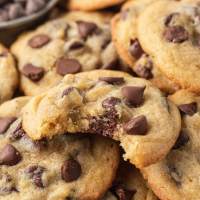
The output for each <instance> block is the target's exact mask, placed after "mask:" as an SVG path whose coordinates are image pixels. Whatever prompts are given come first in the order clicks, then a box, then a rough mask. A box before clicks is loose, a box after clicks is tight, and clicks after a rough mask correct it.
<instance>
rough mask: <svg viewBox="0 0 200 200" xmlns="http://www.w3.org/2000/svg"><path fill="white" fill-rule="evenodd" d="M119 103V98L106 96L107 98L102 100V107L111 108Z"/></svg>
mask: <svg viewBox="0 0 200 200" xmlns="http://www.w3.org/2000/svg"><path fill="white" fill-rule="evenodd" d="M119 103H121V99H119V98H117V97H108V98H107V99H105V100H103V102H102V106H103V107H104V108H113V107H114V106H115V105H117V104H119Z"/></svg>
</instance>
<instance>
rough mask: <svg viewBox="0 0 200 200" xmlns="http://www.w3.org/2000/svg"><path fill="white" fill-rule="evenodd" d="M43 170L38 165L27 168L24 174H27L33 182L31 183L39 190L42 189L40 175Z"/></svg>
mask: <svg viewBox="0 0 200 200" xmlns="http://www.w3.org/2000/svg"><path fill="white" fill-rule="evenodd" d="M44 170H45V168H44V167H41V166H39V165H33V166H30V167H28V169H27V170H26V173H28V174H29V176H30V178H31V179H32V180H33V183H34V184H35V185H36V186H37V187H40V188H44V183H43V181H42V174H43V172H44Z"/></svg>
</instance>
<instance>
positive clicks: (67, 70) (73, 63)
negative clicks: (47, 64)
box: [56, 57, 81, 76]
mask: <svg viewBox="0 0 200 200" xmlns="http://www.w3.org/2000/svg"><path fill="white" fill-rule="evenodd" d="M56 71H57V73H58V74H60V75H61V76H64V75H66V74H75V73H78V72H80V71H81V64H80V63H79V61H78V60H76V59H70V58H65V57H61V58H60V59H58V60H57V62H56Z"/></svg>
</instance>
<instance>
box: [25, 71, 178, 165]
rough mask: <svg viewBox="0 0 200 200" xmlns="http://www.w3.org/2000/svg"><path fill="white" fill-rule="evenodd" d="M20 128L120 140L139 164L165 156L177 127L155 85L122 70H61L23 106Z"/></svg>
mask: <svg viewBox="0 0 200 200" xmlns="http://www.w3.org/2000/svg"><path fill="white" fill-rule="evenodd" d="M23 128H24V129H25V131H26V132H27V134H28V135H29V136H30V137H31V138H32V139H34V140H36V139H41V138H43V137H48V138H51V137H53V136H54V135H58V134H63V133H66V132H69V133H76V132H79V133H91V134H100V135H103V136H108V137H111V138H113V139H115V140H118V141H120V144H121V146H122V147H123V148H124V150H125V155H124V157H125V159H129V160H130V162H131V163H133V164H135V165H136V166H137V167H144V166H147V165H150V164H152V163H155V162H156V161H158V160H160V159H162V158H164V157H165V155H166V154H167V153H168V151H169V150H170V148H171V147H172V146H173V145H174V143H175V141H176V139H177V137H178V134H179V129H180V114H179V112H178V110H177V108H176V107H175V105H174V104H172V103H171V102H170V101H168V100H167V99H166V97H164V96H163V94H162V93H161V92H160V90H159V89H157V88H155V87H154V86H152V84H151V83H150V82H148V81H146V80H144V79H140V78H134V77H132V76H130V75H128V74H126V73H123V72H116V71H109V70H107V71H106V70H96V71H91V72H87V73H86V72H85V73H84V72H83V73H79V74H76V75H67V76H65V77H64V79H63V80H62V81H61V83H60V84H58V85H57V86H56V87H54V88H52V89H51V90H49V91H48V92H46V93H43V94H41V95H38V96H35V97H33V98H32V99H31V101H30V102H29V103H28V104H27V105H26V106H25V108H24V110H23Z"/></svg>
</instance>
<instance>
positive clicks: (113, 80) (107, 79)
mask: <svg viewBox="0 0 200 200" xmlns="http://www.w3.org/2000/svg"><path fill="white" fill-rule="evenodd" d="M99 80H100V81H105V82H107V83H109V84H112V85H121V84H123V83H124V82H125V81H124V78H123V77H100V78H99Z"/></svg>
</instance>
